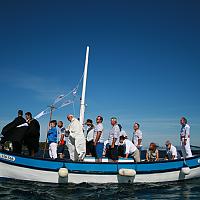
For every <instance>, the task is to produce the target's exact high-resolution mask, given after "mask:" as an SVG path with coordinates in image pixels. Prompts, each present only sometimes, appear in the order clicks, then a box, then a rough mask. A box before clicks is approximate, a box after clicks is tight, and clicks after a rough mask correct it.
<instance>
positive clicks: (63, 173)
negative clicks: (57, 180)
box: [58, 167, 68, 178]
mask: <svg viewBox="0 0 200 200" xmlns="http://www.w3.org/2000/svg"><path fill="white" fill-rule="evenodd" d="M58 175H59V176H60V177H62V178H65V177H67V176H68V169H67V168H64V167H62V168H60V169H59V171H58Z"/></svg>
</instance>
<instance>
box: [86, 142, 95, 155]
mask: <svg viewBox="0 0 200 200" xmlns="http://www.w3.org/2000/svg"><path fill="white" fill-rule="evenodd" d="M86 154H87V155H90V154H91V155H92V156H93V157H95V155H96V149H95V146H94V145H93V140H91V141H89V142H88V141H86Z"/></svg>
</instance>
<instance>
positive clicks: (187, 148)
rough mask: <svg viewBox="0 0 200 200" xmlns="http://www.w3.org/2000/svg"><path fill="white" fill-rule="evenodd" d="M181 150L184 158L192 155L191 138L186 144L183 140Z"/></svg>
mask: <svg viewBox="0 0 200 200" xmlns="http://www.w3.org/2000/svg"><path fill="white" fill-rule="evenodd" d="M181 152H182V155H183V157H184V158H190V157H192V151H191V148H190V139H187V142H186V145H184V142H183V141H181Z"/></svg>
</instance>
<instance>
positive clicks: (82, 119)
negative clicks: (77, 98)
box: [80, 46, 89, 125]
mask: <svg viewBox="0 0 200 200" xmlns="http://www.w3.org/2000/svg"><path fill="white" fill-rule="evenodd" d="M88 57H89V46H87V49H86V56H85V68H84V75H83V88H82V96H81V107H80V123H81V124H82V125H83V123H84V114H85V91H86V81H87V69H88Z"/></svg>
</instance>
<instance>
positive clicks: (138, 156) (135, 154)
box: [133, 149, 140, 162]
mask: <svg viewBox="0 0 200 200" xmlns="http://www.w3.org/2000/svg"><path fill="white" fill-rule="evenodd" d="M133 157H134V159H135V162H140V151H139V150H138V149H136V150H135V152H134V153H133Z"/></svg>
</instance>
